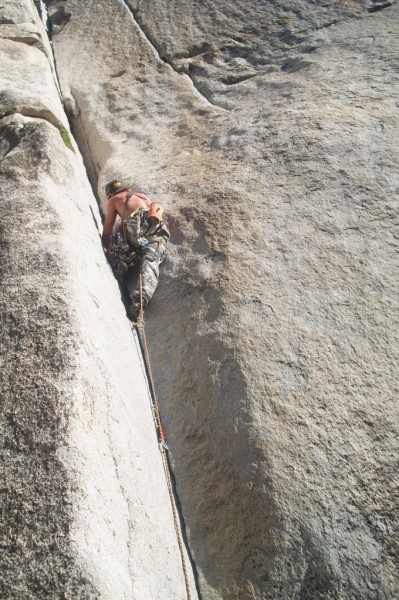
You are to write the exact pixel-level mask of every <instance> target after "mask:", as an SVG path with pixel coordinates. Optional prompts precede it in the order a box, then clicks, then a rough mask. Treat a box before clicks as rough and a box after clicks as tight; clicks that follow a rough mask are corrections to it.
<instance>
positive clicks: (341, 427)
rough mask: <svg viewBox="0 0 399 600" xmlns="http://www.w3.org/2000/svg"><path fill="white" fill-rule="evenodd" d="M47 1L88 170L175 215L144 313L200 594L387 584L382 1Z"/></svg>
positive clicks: (389, 509)
mask: <svg viewBox="0 0 399 600" xmlns="http://www.w3.org/2000/svg"><path fill="white" fill-rule="evenodd" d="M48 5H49V9H50V12H51V20H52V23H53V32H54V37H53V43H54V47H55V51H56V60H57V68H58V74H59V77H60V81H61V87H62V91H63V96H64V99H65V102H66V106H67V108H68V110H69V111H70V114H71V116H73V124H74V128H75V131H76V134H77V138H78V140H79V142H80V144H81V147H82V148H83V150H84V152H85V158H86V164H87V167H88V169H89V173H90V177H91V180H92V182H95V183H96V184H97V180H98V189H99V193H100V195H101V194H102V188H103V184H104V183H105V181H106V180H108V179H110V178H111V177H113V176H114V175H115V174H118V176H119V175H120V176H124V177H126V178H128V179H129V180H130V181H132V183H133V185H134V186H135V187H137V188H139V189H141V191H144V192H146V193H148V194H149V195H150V196H151V197H152V198H153V199H155V200H159V201H161V202H164V203H166V204H167V206H168V208H169V209H170V210H171V211H172V212H173V214H174V216H175V221H174V226H173V231H172V240H171V244H170V251H169V258H168V260H167V262H166V264H165V267H164V271H163V276H162V280H161V284H160V287H159V290H158V292H157V294H156V296H155V298H154V300H153V302H152V305H151V306H150V307H149V309H148V312H147V322H148V333H149V338H150V343H151V354H152V357H153V362H154V365H155V367H156V381H157V387H158V391H159V396H160V403H161V410H162V414H163V416H164V420H165V422H166V428H167V434H168V443H169V446H170V448H171V451H172V456H173V463H174V468H175V474H176V477H177V487H178V491H179V495H180V500H181V503H182V510H183V514H184V516H185V519H186V522H187V524H188V529H189V531H188V533H189V541H190V545H191V549H192V552H193V555H194V559H195V561H196V566H197V569H198V573H199V578H200V585H201V592H202V597H203V598H204V599H205V598H206V599H212V600H213V599H220V598H226V599H227V598H228V599H235V600H248V599H253V598H256V599H258V598H259V599H262V600H266V599H273V600H274V599H276V600H277V599H278V600H286V599H287V598H295V599H298V600H299V599H301V600H319V599H321V598H324V599H329V600H332V599H334V600H335V599H336V600H338V599H339V600H340V599H344V598H345V599H346V598H348V599H351V600H352V599H356V600H357V599H359V600H360V599H362V600H363V599H365V598H368V599H379V600H380V599H381V600H391V599H393V598H396V597H397V596H398V595H399V583H398V577H397V573H398V546H397V540H398V539H399V537H398V504H397V502H398V499H397V472H398V469H397V458H398V420H399V419H398V407H397V394H398V384H397V367H396V365H397V360H398V327H397V321H398V316H397V315H398V286H397V264H398V262H397V251H398V237H399V234H398V228H397V197H398V174H397V153H398V139H399V136H398V134H399V131H398V115H397V112H398V105H397V102H398V100H397V89H398V77H397V49H398V41H397V23H398V6H399V5H398V4H397V3H392V6H388V7H387V8H385V9H383V10H378V11H376V12H371V11H373V10H374V9H376V8H377V7H378V3H376V2H370V3H368V2H365V1H364V2H356V1H351V0H347V1H344V0H342V1H334V2H323V3H322V2H317V3H315V2H305V1H298V2H289V1H283V0H280V1H278V0H277V1H273V2H255V1H253V2H252V1H251V2H245V3H244V2H229V1H224V2H207V1H204V2H201V3H199V2H191V1H189V2H187V1H186V2H184V3H181V2H180V1H178V0H175V1H173V2H172V1H171V2H167V3H166V2H161V1H156V0H154V1H152V2H138V1H135V2H133V1H130V2H123V1H121V0H107V1H105V0H104V1H100V0H97V1H96V2H93V1H87V2H85V3H81V2H79V1H78V0H65V1H62V2H61V1H55V0H51V1H49V2H48ZM102 200H104V198H103V197H102ZM93 244H94V241H93ZM91 251H92V252H95V251H94V249H92V250H91ZM92 262H93V259H92V258H91V255H90V256H88V257H87V265H90V264H92ZM87 268H88V267H87ZM76 286H78V288H81V286H82V282H81V281H80V280H78V281H76ZM100 295H101V294H100ZM97 301H98V299H97ZM108 306H111V307H112V311H114V310H115V311H117V310H120V308H118V307H117V304H116V301H115V303H114V302H112V303H111V304H108ZM91 333H92V330H91V326H90V324H88V325H87V329H85V334H84V336H83V338H82V339H89V337H90V335H91ZM85 336H86V337H85ZM110 354H112V353H107V355H106V356H104V364H107V361H108V357H109V355H110ZM87 377H88V381H89V382H90V383H93V380H94V381H96V379H95V378H93V377H92V373H91V372H90V373H89V372H88V375H87ZM94 414H95V413H94ZM79 422H80V419H79V418H78V419H77V421H76V423H79ZM123 422H125V421H123ZM116 431H117V432H118V431H119V429H118V428H116ZM143 564H144V565H145V564H146V562H145V561H144V562H143ZM107 576H108V575H104V579H106V578H107ZM140 594H141V595H140ZM136 595H137V597H138V598H140V600H141V598H143V599H144V598H147V597H148V596H145V594H144V593H142V592H141V591H140V592H138V593H137V594H136ZM166 596H167V594H165V595H164V597H166ZM170 597H174V594H173V593H171V594H170Z"/></svg>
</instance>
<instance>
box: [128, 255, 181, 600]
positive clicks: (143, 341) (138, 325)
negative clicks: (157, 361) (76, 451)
mask: <svg viewBox="0 0 399 600" xmlns="http://www.w3.org/2000/svg"><path fill="white" fill-rule="evenodd" d="M139 290H140V310H139V317H138V320H137V321H132V327H133V330H137V332H138V339H139V342H140V346H141V348H142V351H143V355H144V363H145V368H146V371H147V376H148V382H149V387H150V400H151V408H152V412H153V415H154V421H155V428H156V432H157V438H158V445H159V450H160V452H161V455H162V461H163V466H164V469H165V475H166V482H167V485H168V492H169V498H170V503H171V507H172V513H173V522H174V526H175V531H176V537H177V543H178V546H179V551H180V558H181V563H182V567H183V574H184V582H185V586H186V594H187V600H191V592H190V583H189V578H188V571H187V565H186V559H185V556H184V545H183V537H182V533H181V528H180V521H179V516H178V512H177V508H176V501H175V497H174V494H173V485H172V479H171V474H170V468H169V461H168V455H167V452H168V447H167V445H166V442H165V431H164V429H163V427H162V422H161V415H160V413H159V406H158V400H157V396H156V392H155V384H154V378H153V375H152V369H151V362H150V356H149V353H148V346H147V338H146V334H145V322H144V310H143V273H142V258H141V257H140V272H139Z"/></svg>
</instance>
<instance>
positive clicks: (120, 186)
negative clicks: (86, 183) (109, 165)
mask: <svg viewBox="0 0 399 600" xmlns="http://www.w3.org/2000/svg"><path fill="white" fill-rule="evenodd" d="M128 189H129V186H128V185H125V184H124V183H123V182H122V181H119V179H113V180H112V181H110V182H109V183H107V185H106V186H105V193H106V194H107V196H113V195H114V194H117V193H118V192H122V191H123V190H128Z"/></svg>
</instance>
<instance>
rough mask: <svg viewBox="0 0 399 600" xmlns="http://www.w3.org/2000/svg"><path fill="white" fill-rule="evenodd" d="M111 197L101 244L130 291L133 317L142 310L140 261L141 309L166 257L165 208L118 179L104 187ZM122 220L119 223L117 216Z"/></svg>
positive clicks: (150, 295) (149, 297)
mask: <svg viewBox="0 0 399 600" xmlns="http://www.w3.org/2000/svg"><path fill="white" fill-rule="evenodd" d="M105 193H106V194H107V197H108V206H107V213H106V216H105V221H104V228H103V235H102V241H103V245H104V248H105V249H106V250H107V252H108V253H109V257H110V262H111V265H112V267H113V270H114V272H115V274H116V276H117V277H118V279H119V280H120V281H122V282H123V283H124V285H125V286H126V288H127V291H128V294H129V297H130V300H131V303H132V312H133V318H134V319H137V316H138V314H139V311H140V289H139V283H138V279H139V268H137V265H138V263H139V258H140V257H141V273H142V306H143V308H145V307H146V306H147V304H148V302H149V301H150V300H151V298H152V296H153V294H154V292H155V290H156V288H157V285H158V277H159V265H160V264H161V262H162V261H163V259H164V258H165V254H166V244H167V241H168V238H169V235H170V234H169V230H168V228H167V226H166V224H165V223H164V221H163V207H162V205H161V204H158V203H157V202H151V201H150V200H149V199H148V198H147V196H145V195H144V194H139V193H137V192H133V191H132V189H131V188H130V187H129V186H128V185H125V184H124V183H123V182H121V181H119V180H118V179H113V180H112V181H110V182H109V183H107V185H106V186H105ZM118 215H119V217H120V219H118V220H117V217H118Z"/></svg>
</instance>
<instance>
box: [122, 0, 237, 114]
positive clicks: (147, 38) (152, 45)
mask: <svg viewBox="0 0 399 600" xmlns="http://www.w3.org/2000/svg"><path fill="white" fill-rule="evenodd" d="M123 1H124V3H125V4H126V6H127V8H128V10H129V12H130V14H131V15H132V19H133V21H134V23H135V25H136V27H137V29H138V30H139V31H140V33H141V35H142V37H143V39H144V40H145V42H146V43H147V44H148V46H149V47H150V48H151V49H152V51H153V53H154V55H155V57H156V58H157V60H159V61H160V62H162V63H164V64H165V65H168V67H170V68H171V69H172V70H173V71H174V72H175V73H177V75H179V76H180V77H182V76H183V77H184V76H185V77H186V78H187V79H188V81H189V82H190V84H191V85H192V87H193V89H194V91H195V92H196V93H197V94H198V95H199V96H200V97H201V99H202V100H204V101H205V102H206V103H207V104H208V105H209V106H212V107H213V108H217V109H218V110H226V108H225V107H224V106H220V105H219V104H216V103H215V102H212V101H211V99H210V98H209V97H208V96H206V94H205V93H204V92H203V91H202V90H200V89H199V87H198V86H197V84H196V83H195V81H194V79H193V78H192V77H191V76H190V72H188V73H182V72H181V71H178V70H177V69H176V68H175V66H174V65H173V62H172V61H169V60H167V58H166V57H165V56H162V54H161V53H160V50H159V48H158V46H157V43H156V41H155V40H154V39H153V38H151V36H150V33H149V31H148V29H147V28H146V27H145V25H144V24H143V22H142V21H141V20H140V17H139V16H138V14H137V11H135V10H134V8H133V6H132V5H131V3H130V2H129V0H123Z"/></svg>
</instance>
